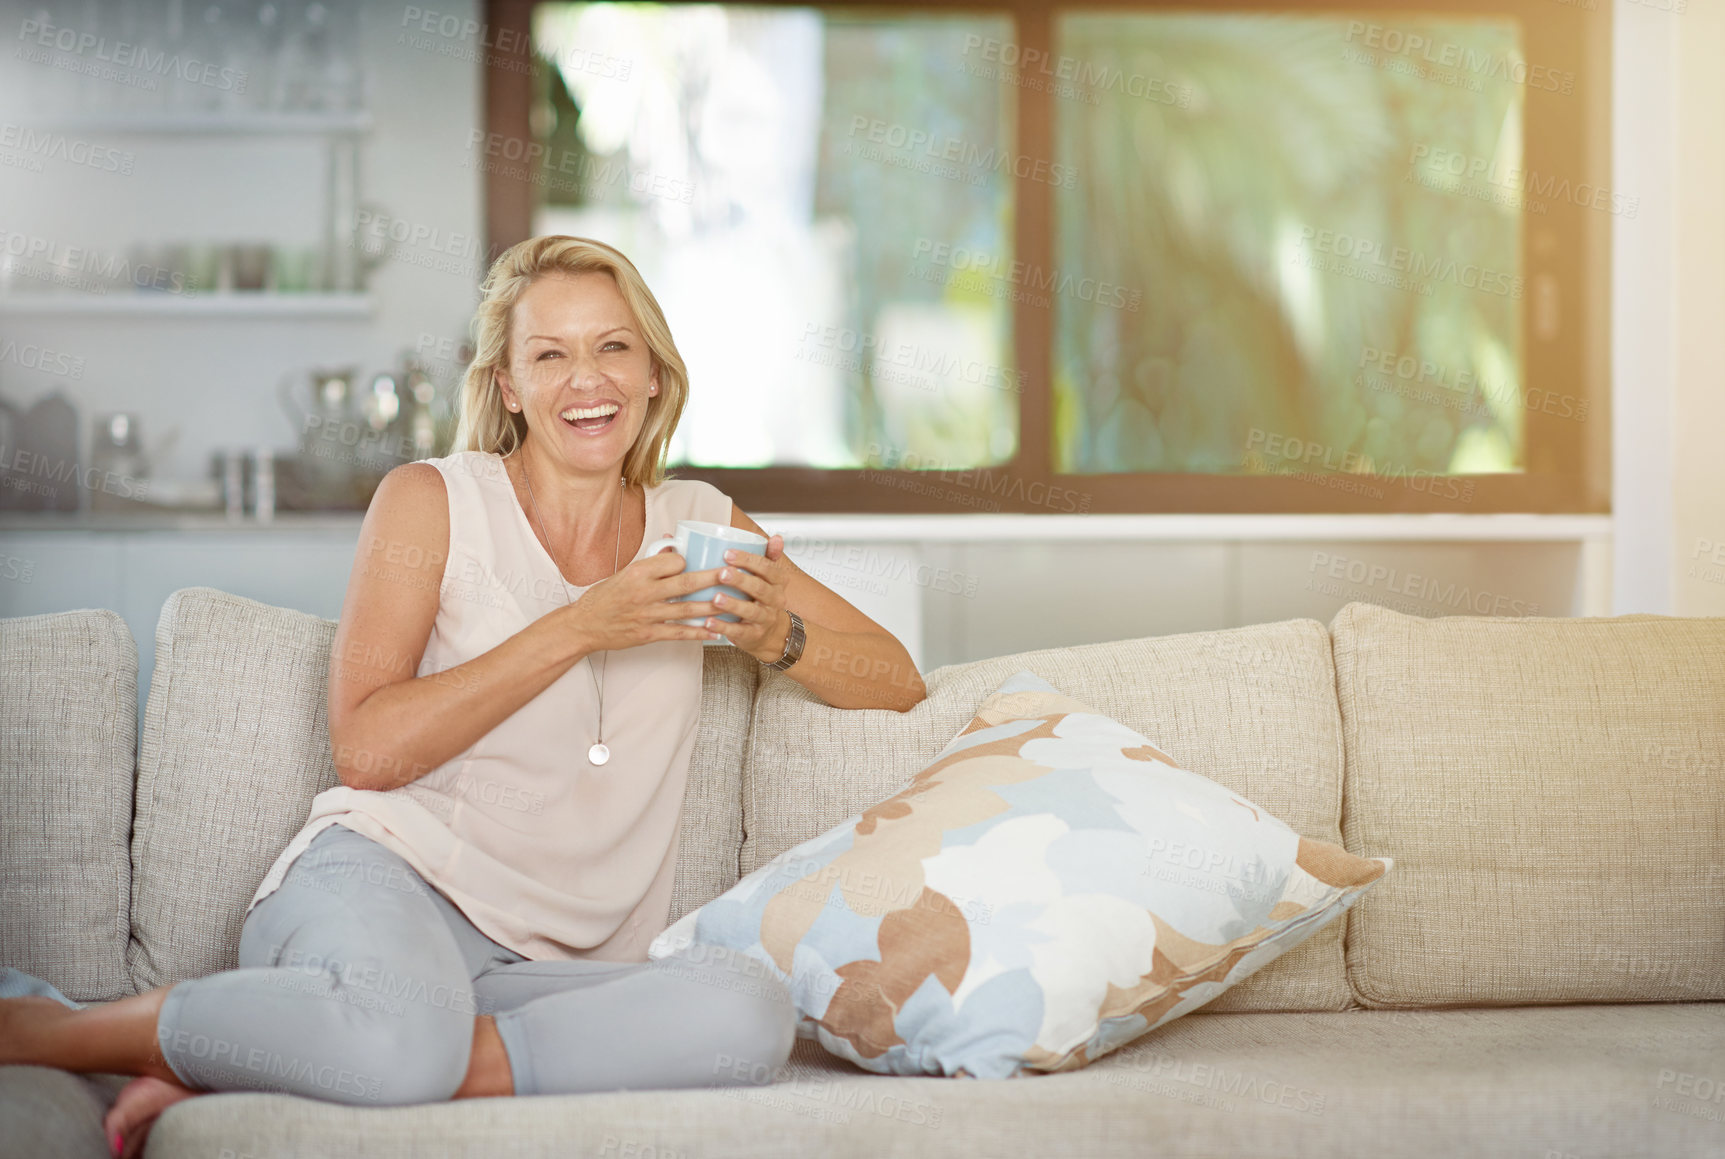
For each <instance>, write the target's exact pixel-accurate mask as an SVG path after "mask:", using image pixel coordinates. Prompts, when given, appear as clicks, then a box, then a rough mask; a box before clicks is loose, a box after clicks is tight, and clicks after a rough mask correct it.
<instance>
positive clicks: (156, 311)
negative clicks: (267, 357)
mask: <svg viewBox="0 0 1725 1159" xmlns="http://www.w3.org/2000/svg"><path fill="white" fill-rule="evenodd" d="M376 309H377V299H376V297H375V296H373V295H372V294H366V293H361V294H269V293H243V292H242V293H229V294H218V293H209V294H139V293H124V292H122V293H115V294H28V293H26V294H0V317H7V316H24V317H35V318H44V317H54V316H66V317H73V316H80V317H82V316H91V315H96V316H102V317H109V318H126V317H133V318H146V317H161V316H163V315H171V316H175V317H182V318H196V317H211V318H369V317H371V316H372V314H373V313H374V312H376Z"/></svg>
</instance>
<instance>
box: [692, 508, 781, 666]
mask: <svg viewBox="0 0 1725 1159" xmlns="http://www.w3.org/2000/svg"><path fill="white" fill-rule="evenodd" d="M795 566H796V565H794V564H793V563H791V561H790V560H788V559H786V558H785V539H784V536H782V535H775V536H773V537H772V538H770V539H768V540H767V553H766V555H764V556H762V555H756V554H755V553H754V552H752V551H744V550H742V549H741V548H733V549H731V550H728V551H726V552H725V566H724V571H722V572H721V573H720V575H719V582H720V583H722V584H724V585H725V586H726V587H733V588H736V589H737V590H738V591H740V592H743V593H744V594H746V595H747V596H748V597H749V599H748V600H739V599H736V598H734V597H732V596H727V595H726V594H725V593H723V592H717V593H715V594H714V596H713V602H714V603H715V604H717V605H718V606H719V607H721V608H723V609H724V610H725V611H727V612H729V613H730V614H731V615H733V616H736V617H737V618H738V620H739V621H740V622H739V623H735V624H733V623H731V622H729V621H728V620H721V619H719V618H718V617H717V616H714V617H712V618H710V619H708V621H707V627H708V628H709V629H711V630H712V631H715V632H718V633H719V634H720V635H722V636H724V637H725V638H726V639H727V640H729V641H730V642H731V643H733V644H735V645H736V646H737V647H739V648H741V649H742V650H743V651H745V652H747V653H748V654H749V655H751V656H753V657H754V658H755V659H757V660H759V661H761V662H762V663H763V664H771V663H772V662H773V661H775V660H777V659H778V658H779V657H780V656H782V655H784V652H785V636H786V634H787V633H789V632H790V630H791V618H790V614H789V612H788V611H787V610H786V608H787V590H788V587H789V584H790V579H791V575H792V573H793V571H794V570H795ZM751 601H752V602H751Z"/></svg>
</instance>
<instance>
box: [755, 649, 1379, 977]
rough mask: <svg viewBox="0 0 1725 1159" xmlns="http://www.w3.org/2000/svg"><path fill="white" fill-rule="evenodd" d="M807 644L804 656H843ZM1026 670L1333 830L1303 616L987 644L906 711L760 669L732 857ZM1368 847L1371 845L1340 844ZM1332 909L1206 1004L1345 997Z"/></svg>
mask: <svg viewBox="0 0 1725 1159" xmlns="http://www.w3.org/2000/svg"><path fill="white" fill-rule="evenodd" d="M846 659H847V658H846V656H845V655H843V654H840V655H837V656H835V657H832V658H824V657H822V656H820V655H818V653H817V651H811V652H810V653H808V654H807V655H805V656H804V657H803V659H802V660H801V661H800V663H802V664H819V663H823V662H829V663H839V664H841V665H842V664H844V663H845V661H846ZM1021 669H1023V670H1028V671H1030V672H1032V673H1034V674H1035V675H1037V676H1039V677H1041V678H1042V679H1044V680H1046V681H1048V682H1049V683H1050V684H1052V685H1053V686H1054V687H1056V688H1058V689H1060V690H1061V691H1062V692H1063V693H1065V694H1066V695H1067V696H1070V697H1072V699H1074V700H1077V701H1082V702H1083V703H1085V704H1087V705H1089V706H1090V707H1091V708H1093V709H1094V710H1095V711H1096V712H1099V713H1102V714H1103V715H1105V716H1109V717H1112V718H1113V719H1115V720H1117V721H1119V722H1121V723H1122V724H1124V725H1126V727H1127V728H1129V729H1132V730H1133V731H1135V732H1138V733H1141V734H1142V735H1144V736H1146V737H1150V738H1152V739H1153V740H1154V741H1155V743H1156V744H1157V745H1159V746H1161V747H1163V748H1165V749H1166V750H1167V751H1168V752H1170V753H1173V754H1175V756H1176V757H1177V758H1178V759H1179V761H1180V764H1181V765H1182V767H1184V768H1187V769H1190V770H1191V771H1193V772H1195V773H1198V774H1199V775H1201V776H1204V777H1208V778H1209V779H1211V780H1213V781H1215V782H1217V783H1219V784H1220V785H1222V786H1223V787H1224V788H1226V789H1228V790H1229V791H1231V792H1234V793H1238V794H1239V795H1240V796H1242V797H1244V798H1245V799H1246V800H1248V801H1251V802H1253V803H1255V804H1257V805H1259V806H1261V807H1263V808H1264V809H1266V810H1268V811H1269V812H1270V813H1271V814H1272V815H1273V816H1275V817H1278V818H1280V819H1281V820H1282V821H1284V822H1285V823H1286V824H1287V825H1288V827H1289V828H1291V829H1292V830H1293V831H1294V832H1295V833H1297V834H1299V835H1300V836H1302V837H1307V838H1311V839H1313V840H1316V841H1327V842H1330V843H1331V844H1333V845H1340V844H1341V843H1342V842H1341V807H1342V803H1341V788H1342V786H1341V759H1342V754H1341V716H1340V713H1339V711H1338V709H1337V707H1336V692H1335V670H1334V668H1333V667H1332V666H1331V661H1330V637H1329V633H1328V632H1327V631H1326V630H1325V629H1324V626H1323V625H1322V624H1319V623H1318V622H1316V621H1315V620H1292V621H1288V622H1286V623H1280V624H1264V625H1259V626H1256V627H1251V628H1240V629H1233V630H1229V631H1220V632H1196V633H1191V634H1187V635H1180V636H1162V637H1155V638H1149V639H1141V640H1122V641H1117V642H1112V643H1106V644H1090V645H1084V646H1081V647H1074V648H1057V649H1048V650H1044V651H1037V652H1023V653H1019V654H1016V655H1011V656H998V657H994V658H992V659H988V660H979V661H976V662H974V663H969V664H954V665H948V666H947V667H944V668H939V669H936V670H935V671H933V672H930V673H928V674H927V676H926V677H925V682H926V684H927V686H928V698H927V699H926V700H924V701H923V702H922V703H921V704H918V705H917V706H916V707H915V708H913V709H911V710H910V711H909V712H906V713H898V712H892V711H888V710H861V711H858V710H852V709H838V708H833V707H830V706H829V705H827V704H826V703H824V702H823V701H821V700H820V699H819V698H818V697H816V696H815V695H814V694H813V693H811V692H810V691H809V690H808V689H806V688H804V687H803V686H802V685H801V684H799V683H797V682H796V681H794V680H792V679H791V678H790V676H789V675H788V674H784V673H777V672H771V671H768V672H766V673H764V674H763V677H762V681H761V691H760V694H759V695H758V696H757V697H756V699H755V720H754V725H753V727H752V728H751V729H750V732H749V759H748V764H747V766H746V772H745V783H744V798H743V808H744V818H743V821H744V826H743V827H744V830H745V832H746V833H747V837H746V839H745V841H744V844H743V872H744V873H745V874H748V873H752V872H753V871H754V870H756V869H758V868H759V867H761V866H762V865H765V864H766V863H767V862H769V861H771V860H772V859H773V858H774V857H777V856H778V855H779V854H781V853H783V852H785V851H786V850H788V849H791V848H793V847H794V846H796V845H799V844H801V843H802V842H804V841H806V840H808V839H810V838H812V837H815V836H817V835H819V834H821V833H824V832H826V831H828V830H829V829H832V828H833V827H834V826H836V825H838V824H839V823H841V822H843V821H844V820H846V819H847V818H849V817H851V816H853V815H855V814H858V813H861V812H863V810H865V809H867V808H869V807H870V806H871V805H874V804H876V803H878V802H880V801H882V800H884V799H885V798H887V797H890V796H892V795H893V794H894V793H897V792H898V791H900V790H901V789H903V788H904V787H905V786H907V785H908V784H910V782H911V780H912V778H914V777H915V776H916V774H917V773H918V772H920V771H921V770H922V769H923V768H924V767H925V766H927V765H928V763H929V762H930V761H931V760H932V759H933V758H934V756H935V754H936V753H938V752H939V751H940V750H941V749H942V747H944V746H945V745H946V744H947V742H948V741H950V740H952V739H953V737H954V736H955V735H956V734H957V733H958V731H959V730H960V729H961V728H963V727H964V726H965V725H966V724H967V723H969V721H970V720H971V718H972V716H974V715H975V713H976V710H977V707H978V706H979V705H980V704H981V703H982V701H983V700H984V698H986V697H987V696H988V695H989V694H990V693H992V692H993V691H994V690H995V689H996V688H998V687H999V686H1000V684H1001V683H1002V682H1003V681H1004V680H1006V679H1007V678H1008V677H1010V676H1012V675H1013V674H1014V673H1016V672H1018V671H1020V670H1021ZM1353 852H1356V853H1361V854H1362V855H1364V856H1371V855H1372V854H1373V852H1374V851H1372V850H1364V851H1362V850H1357V849H1356V850H1353ZM1342 928H1343V927H1342V923H1341V922H1332V923H1331V924H1330V925H1328V926H1326V927H1324V928H1323V929H1321V930H1319V931H1318V932H1317V933H1316V934H1314V935H1313V936H1312V937H1311V938H1310V939H1309V940H1308V941H1306V942H1305V943H1304V944H1303V945H1301V946H1299V947H1297V948H1295V949H1293V950H1290V951H1289V952H1288V953H1287V954H1286V955H1285V956H1283V957H1282V958H1280V959H1279V960H1278V961H1276V962H1275V963H1274V964H1273V965H1271V966H1269V967H1266V968H1265V969H1264V970H1262V971H1260V972H1258V973H1257V974H1254V975H1253V976H1252V977H1250V978H1247V979H1246V980H1245V981H1244V982H1242V983H1240V984H1239V985H1238V986H1235V987H1234V988H1233V989H1231V990H1229V991H1227V992H1226V993H1225V994H1223V995H1222V996H1221V997H1219V998H1217V999H1215V1000H1214V1002H1212V1003H1211V1004H1210V1006H1209V1007H1208V1009H1211V1010H1345V1009H1347V1008H1348V1007H1350V1006H1351V1005H1354V1002H1353V1000H1352V997H1351V995H1350V994H1349V992H1348V987H1347V977H1346V974H1345V972H1344V968H1343V964H1342Z"/></svg>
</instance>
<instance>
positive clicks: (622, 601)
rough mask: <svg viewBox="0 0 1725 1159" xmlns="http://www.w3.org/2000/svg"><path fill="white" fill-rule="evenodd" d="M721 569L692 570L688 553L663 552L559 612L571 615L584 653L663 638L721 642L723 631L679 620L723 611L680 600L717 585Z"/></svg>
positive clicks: (569, 623) (710, 604) (627, 568)
mask: <svg viewBox="0 0 1725 1159" xmlns="http://www.w3.org/2000/svg"><path fill="white" fill-rule="evenodd" d="M667 538H668V537H667ZM719 571H720V569H719V568H716V567H714V568H708V569H707V570H705V571H690V572H686V571H684V570H683V557H682V556H680V555H678V554H677V553H676V552H674V551H662V550H661V551H658V552H655V553H653V554H652V555H648V556H644V557H642V558H641V559H637V560H634V561H632V562H631V563H629V564H628V565H627V566H625V567H623V568H622V569H621V570H620V571H618V572H617V574H616V575H613V576H610V577H608V578H606V579H602V580H600V581H599V582H598V583H596V584H594V585H593V586H592V587H590V588H588V589H587V590H586V591H585V592H583V593H582V594H581V598H580V599H578V600H576V601H575V602H574V603H572V604H570V605H569V606H568V607H567V608H562V609H560V610H559V611H558V612H557V613H556V614H557V615H559V616H563V617H565V625H566V627H567V629H568V630H569V631H570V632H572V633H573V634H574V636H575V639H576V640H577V642H578V644H577V646H578V647H579V648H580V650H581V651H582V652H583V653H587V652H615V651H619V650H621V649H624V648H636V647H639V646H640V645H642V644H656V643H658V642H659V641H661V640H716V639H719V638H720V637H719V634H718V633H717V632H712V631H708V630H707V629H706V628H704V627H693V626H691V625H688V624H679V623H678V622H677V621H678V620H689V619H693V618H695V617H696V616H701V617H703V618H705V617H707V616H713V615H717V614H718V611H719V609H718V608H717V607H715V606H714V605H713V602H712V601H711V600H689V601H682V602H678V601H677V597H678V596H686V595H688V594H689V593H690V592H694V591H699V590H700V589H702V588H705V587H712V586H713V585H715V584H717V583H718V582H719Z"/></svg>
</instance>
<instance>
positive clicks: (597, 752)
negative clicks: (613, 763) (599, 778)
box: [587, 744, 611, 765]
mask: <svg viewBox="0 0 1725 1159" xmlns="http://www.w3.org/2000/svg"><path fill="white" fill-rule="evenodd" d="M587 759H588V760H589V761H591V762H593V763H594V764H596V765H602V764H604V763H605V762H606V761H608V760H610V759H611V750H610V749H608V748H606V747H605V746H604V745H602V744H596V745H594V746H593V747H592V748H590V749H588V750H587Z"/></svg>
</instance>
